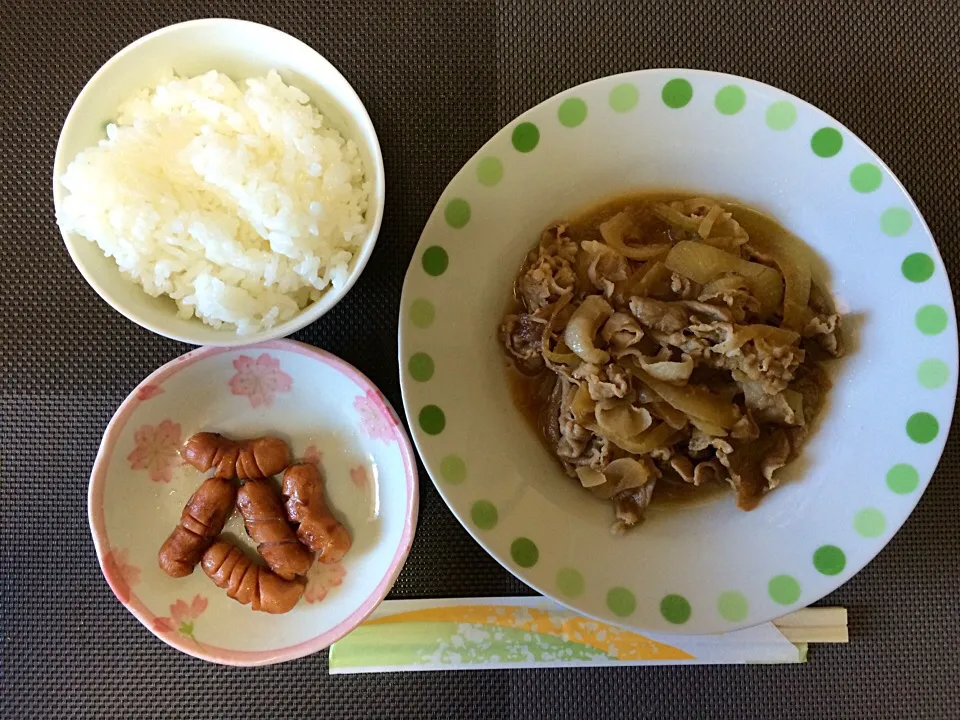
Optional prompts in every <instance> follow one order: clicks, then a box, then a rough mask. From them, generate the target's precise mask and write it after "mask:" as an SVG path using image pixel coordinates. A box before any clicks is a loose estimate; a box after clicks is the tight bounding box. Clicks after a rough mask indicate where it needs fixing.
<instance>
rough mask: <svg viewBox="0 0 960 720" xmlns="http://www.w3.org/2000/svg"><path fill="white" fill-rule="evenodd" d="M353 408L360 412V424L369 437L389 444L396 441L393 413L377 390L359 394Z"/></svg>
mask: <svg viewBox="0 0 960 720" xmlns="http://www.w3.org/2000/svg"><path fill="white" fill-rule="evenodd" d="M353 409H354V410H356V411H357V413H359V415H360V425H361V427H363V431H364V432H365V433H366V434H367V436H368V437H371V438H373V439H374V440H382V441H383V442H385V443H387V444H388V445H389V444H390V443H391V442H396V435H395V433H394V431H393V428H394V427H395V425H396V423H395V421H394V419H393V415H392V414H391V413H390V410H388V409H387V406H386V404H385V403H384V402H383V400H382V399H381V398H380V394H379V393H378V392H377V391H376V390H373V389H371V390H367V392H366V393H365V394H364V395H358V396H357V397H356V399H354V401H353Z"/></svg>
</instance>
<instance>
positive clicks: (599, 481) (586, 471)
mask: <svg viewBox="0 0 960 720" xmlns="http://www.w3.org/2000/svg"><path fill="white" fill-rule="evenodd" d="M577 478H579V480H580V484H581V485H583V487H585V488H594V487H598V486H600V485H603V484H604V483H605V482H606V481H607V479H606V478H605V477H604V476H603V473H602V472H600V471H599V470H597V469H595V468H592V467H587V466H586V465H581V466H580V467H578V468H577Z"/></svg>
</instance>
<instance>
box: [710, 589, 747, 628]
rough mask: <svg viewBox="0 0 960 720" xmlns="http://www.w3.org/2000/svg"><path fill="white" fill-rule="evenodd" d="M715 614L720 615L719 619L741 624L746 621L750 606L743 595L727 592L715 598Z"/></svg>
mask: <svg viewBox="0 0 960 720" xmlns="http://www.w3.org/2000/svg"><path fill="white" fill-rule="evenodd" d="M717 612H719V613H720V617H722V618H723V619H724V620H727V621H729V622H742V621H743V620H746V619H747V614H748V613H749V612H750V606H749V604H748V603H747V598H746V596H745V595H744V594H743V593H741V592H737V591H735V590H729V591H727V592H724V593H720V597H719V598H717Z"/></svg>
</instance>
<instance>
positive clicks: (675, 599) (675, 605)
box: [660, 595, 691, 625]
mask: <svg viewBox="0 0 960 720" xmlns="http://www.w3.org/2000/svg"><path fill="white" fill-rule="evenodd" d="M690 612H691V611H690V602H689V601H688V600H687V599H686V598H685V597H683V595H667V596H666V597H664V598H663V600H661V601H660V614H661V615H663V619H664V620H666V621H667V622H668V623H670V624H672V625H683V624H684V623H685V622H686V621H687V620H689V619H690Z"/></svg>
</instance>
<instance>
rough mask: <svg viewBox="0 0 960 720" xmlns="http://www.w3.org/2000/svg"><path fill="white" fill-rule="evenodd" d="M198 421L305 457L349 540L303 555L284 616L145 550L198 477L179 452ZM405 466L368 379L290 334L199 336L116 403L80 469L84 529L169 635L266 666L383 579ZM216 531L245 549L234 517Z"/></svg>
mask: <svg viewBox="0 0 960 720" xmlns="http://www.w3.org/2000/svg"><path fill="white" fill-rule="evenodd" d="M200 430H210V431H216V432H222V433H225V434H227V435H233V436H236V437H256V436H258V435H265V434H271V435H276V436H278V437H281V438H283V439H285V440H286V441H287V442H288V444H289V445H290V448H291V451H292V452H293V455H294V457H295V458H297V459H299V460H301V461H303V462H312V463H316V464H317V465H319V466H320V467H321V469H322V470H323V472H324V476H325V477H326V486H325V487H326V497H327V500H328V502H329V504H330V505H331V507H332V508H334V509H335V512H336V513H337V515H338V516H339V518H340V519H341V520H342V521H343V522H344V523H345V524H346V525H347V527H348V528H349V530H350V532H351V535H352V537H353V547H352V549H351V550H350V552H349V553H347V555H346V557H345V558H344V559H343V562H342V563H340V564H335V565H323V564H320V563H315V564H314V566H313V568H312V569H311V570H310V573H309V574H308V576H307V588H306V591H305V592H304V596H303V599H301V601H300V603H299V604H298V605H297V606H296V607H295V608H294V609H293V610H292V611H291V612H289V613H287V614H285V615H267V614H264V613H259V612H253V611H252V610H250V608H249V607H247V606H243V605H240V604H239V603H237V602H234V601H233V600H231V599H229V598H228V597H227V596H226V593H225V592H224V591H223V590H221V589H220V588H218V587H216V586H215V585H214V584H213V583H212V582H211V581H210V580H209V579H208V578H207V577H206V576H205V575H204V573H203V571H202V570H201V569H200V568H197V569H196V570H194V572H193V574H192V575H190V576H189V577H186V578H181V579H177V580H174V579H172V578H170V577H167V576H166V575H165V574H164V573H163V572H161V571H160V569H159V567H158V566H157V551H158V550H159V548H160V545H161V544H162V543H163V541H164V540H165V539H166V537H167V535H169V533H170V531H171V530H172V529H173V527H174V526H175V525H176V524H177V521H178V520H179V518H180V511H181V509H182V508H183V505H184V503H185V502H186V501H187V499H188V498H189V497H190V494H191V493H192V492H193V491H194V490H195V489H196V488H197V487H198V486H199V485H200V483H201V482H202V480H203V475H202V474H201V473H199V472H198V471H197V470H195V469H194V468H192V467H190V466H188V465H185V464H183V463H182V461H181V459H180V453H179V449H180V447H181V445H182V444H183V442H184V440H186V438H188V437H189V436H190V435H192V434H193V433H195V432H198V431H200ZM417 503H418V490H417V466H416V463H415V461H414V456H413V451H412V449H411V446H410V441H409V439H408V438H407V435H406V433H405V432H404V429H403V426H402V425H401V424H400V421H399V420H398V419H397V415H396V413H395V412H394V411H393V409H392V408H391V407H390V404H389V403H388V402H387V400H386V399H385V398H384V397H383V395H382V394H381V393H380V392H379V391H378V390H377V388H376V387H374V386H373V384H371V382H370V381H369V380H368V379H367V378H366V377H364V376H363V375H362V374H360V373H359V372H358V371H357V370H356V369H355V368H353V367H352V366H350V365H348V364H347V363H345V362H344V361H342V360H340V359H339V358H336V357H334V356H332V355H330V354H329V353H326V352H324V351H322V350H318V349H316V348H314V347H310V346H308V345H303V344H301V343H298V342H293V341H291V340H277V341H272V342H267V343H262V344H259V345H253V346H249V347H242V348H214V347H205V348H200V349H198V350H194V351H192V352H189V353H187V354H186V355H183V356H182V357H179V358H177V359H176V360H174V361H173V362H170V363H168V364H166V365H164V366H163V367H162V368H160V369H159V370H157V371H156V372H155V373H153V374H152V375H151V376H150V377H148V378H147V379H146V380H144V381H143V382H142V383H140V385H139V386H138V387H137V388H136V390H134V391H133V392H132V393H131V394H130V395H129V397H127V399H126V400H124V402H123V404H122V405H120V408H119V409H118V410H117V412H116V414H115V415H114V416H113V419H112V420H111V421H110V424H109V425H108V426H107V430H106V432H105V433H104V435H103V441H102V443H101V445H100V451H99V453H98V454H97V459H96V462H95V464H94V466H93V472H92V474H91V477H90V494H89V514H90V530H91V532H92V533H93V541H94V545H95V546H96V550H97V558H98V559H99V561H100V567H101V569H102V570H103V574H104V577H105V578H106V580H107V582H108V583H109V585H110V587H111V589H112V590H113V592H114V594H115V595H116V596H117V598H118V599H119V600H120V602H121V603H123V605H124V607H126V608H127V609H128V610H130V612H131V613H133V614H134V616H136V618H137V619H138V620H139V621H140V622H141V623H143V624H144V626H146V627H147V628H148V629H149V630H150V631H151V632H152V633H153V634H154V635H156V636H157V637H159V638H160V639H161V640H163V641H164V642H165V643H167V644H168V645H172V646H173V647H175V648H177V649H178V650H181V651H183V652H185V653H187V654H189V655H193V656H195V657H198V658H202V659H204V660H209V661H211V662H216V663H222V664H225V665H267V664H271V663H277V662H282V661H284V660H292V659H294V658H298V657H302V656H304V655H309V654H310V653H313V652H316V651H318V650H322V649H323V648H326V647H327V646H329V645H330V644H331V643H333V642H334V641H336V640H338V639H339V638H341V637H343V636H344V635H346V634H347V633H348V632H350V630H352V629H353V628H354V627H356V626H357V625H358V624H360V623H361V622H362V621H363V619H364V618H365V617H366V616H367V615H369V614H370V613H371V612H372V611H373V610H374V608H376V607H377V605H379V604H380V601H381V600H383V598H384V596H386V594H387V592H389V590H390V588H391V587H392V586H393V583H394V581H395V580H396V578H397V575H398V574H399V572H400V568H401V567H402V566H403V563H404V560H405V559H406V557H407V553H408V552H409V551H410V544H411V542H412V541H413V534H414V530H415V529H416V524H417ZM224 533H225V534H226V535H227V536H229V537H231V538H232V539H233V540H234V541H236V542H238V543H242V544H244V545H245V546H246V547H248V548H252V545H251V543H250V542H249V540H248V538H247V536H246V533H245V532H244V529H243V522H242V520H241V519H240V518H238V517H237V516H236V514H234V516H233V517H231V519H230V520H229V521H228V522H227V525H226V527H225V528H224Z"/></svg>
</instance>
